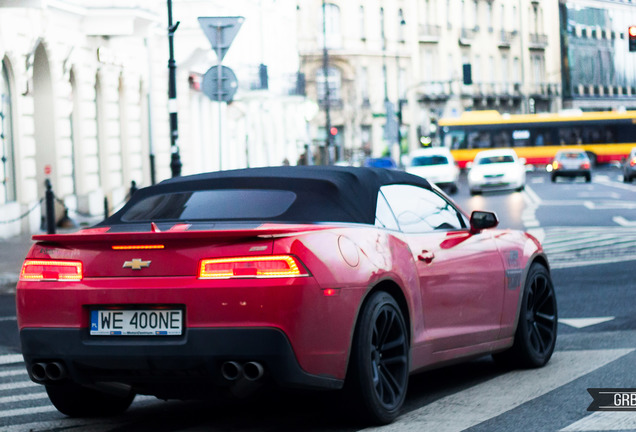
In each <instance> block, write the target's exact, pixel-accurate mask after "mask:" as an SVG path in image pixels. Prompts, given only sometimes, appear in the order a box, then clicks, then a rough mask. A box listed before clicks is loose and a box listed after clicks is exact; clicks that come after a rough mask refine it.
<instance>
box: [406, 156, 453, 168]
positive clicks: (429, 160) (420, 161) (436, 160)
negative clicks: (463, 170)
mask: <svg viewBox="0 0 636 432" xmlns="http://www.w3.org/2000/svg"><path fill="white" fill-rule="evenodd" d="M446 164H448V159H447V158H446V156H437V155H435V156H417V157H414V158H413V160H412V161H411V165H412V166H414V167H416V166H429V165H446Z"/></svg>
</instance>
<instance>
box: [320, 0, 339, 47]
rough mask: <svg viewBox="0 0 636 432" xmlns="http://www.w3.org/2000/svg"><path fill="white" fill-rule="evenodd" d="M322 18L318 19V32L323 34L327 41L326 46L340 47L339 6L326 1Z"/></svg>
mask: <svg viewBox="0 0 636 432" xmlns="http://www.w3.org/2000/svg"><path fill="white" fill-rule="evenodd" d="M323 14H324V15H323V16H322V18H323V19H324V23H323V20H322V19H321V20H320V34H321V35H322V34H323V31H324V36H325V38H326V39H325V40H326V42H327V48H328V49H331V48H340V47H341V46H342V31H341V29H340V8H339V7H338V6H337V5H335V4H333V3H326V4H325V6H324V10H323Z"/></svg>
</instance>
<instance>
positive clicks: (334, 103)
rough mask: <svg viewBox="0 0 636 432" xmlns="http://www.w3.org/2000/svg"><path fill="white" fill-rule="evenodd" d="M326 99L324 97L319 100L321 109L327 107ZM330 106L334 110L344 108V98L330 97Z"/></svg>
mask: <svg viewBox="0 0 636 432" xmlns="http://www.w3.org/2000/svg"><path fill="white" fill-rule="evenodd" d="M325 105H326V104H325V100H324V99H319V100H318V106H319V107H320V108H321V109H324V108H325ZM329 108H330V109H333V110H342V109H343V108H344V101H343V100H342V99H335V98H330V99H329Z"/></svg>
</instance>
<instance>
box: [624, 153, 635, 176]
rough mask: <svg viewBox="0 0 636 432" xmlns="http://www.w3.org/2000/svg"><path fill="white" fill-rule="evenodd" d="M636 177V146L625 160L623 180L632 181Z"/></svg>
mask: <svg viewBox="0 0 636 432" xmlns="http://www.w3.org/2000/svg"><path fill="white" fill-rule="evenodd" d="M635 177H636V147H634V148H633V149H632V151H631V152H629V156H627V159H625V161H624V162H623V181H624V182H625V183H631V182H632V180H633V179H634V178H635Z"/></svg>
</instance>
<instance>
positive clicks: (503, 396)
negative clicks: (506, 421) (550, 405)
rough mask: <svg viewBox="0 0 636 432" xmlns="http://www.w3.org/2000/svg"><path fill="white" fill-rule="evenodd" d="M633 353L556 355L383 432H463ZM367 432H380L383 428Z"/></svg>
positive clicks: (432, 406)
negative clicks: (543, 364) (425, 431)
mask: <svg viewBox="0 0 636 432" xmlns="http://www.w3.org/2000/svg"><path fill="white" fill-rule="evenodd" d="M633 351H634V349H613V350H585V351H559V352H555V353H554V356H553V357H552V360H551V361H550V362H549V363H548V364H547V365H546V366H545V367H543V368H541V369H531V370H519V371H513V372H509V373H506V374H504V375H500V376H498V377H496V378H493V379H491V380H489V381H486V382H485V383H482V384H478V385H475V386H473V387H470V388H468V389H466V390H463V391H461V392H458V393H455V394H452V395H449V396H446V397H444V398H442V399H440V400H438V401H435V402H433V403H431V404H428V405H426V406H424V407H422V408H419V409H417V410H414V411H411V412H409V413H407V414H404V415H403V416H401V417H400V418H398V419H397V421H396V422H394V423H393V424H391V425H389V426H388V428H389V429H384V430H391V432H406V431H420V430H434V431H436V432H455V431H462V430H464V429H468V428H470V427H472V426H475V425H477V424H479V423H482V422H484V421H487V420H490V419H491V418H494V417H497V416H499V415H501V414H504V413H506V412H507V411H510V410H512V409H514V408H516V407H518V406H519V405H521V404H523V403H526V402H528V401H530V400H533V399H536V398H538V397H539V396H543V395H544V394H546V393H548V392H550V391H552V390H554V389H557V388H559V387H561V386H563V385H565V384H568V383H569V382H571V381H574V380H575V379H577V378H580V377H581V376H584V375H586V374H588V373H590V372H592V371H594V370H596V369H599V368H601V367H603V366H605V365H606V364H608V363H611V362H613V361H614V360H617V359H619V358H621V357H623V356H625V355H627V354H629V353H631V352H633ZM582 409H584V408H582ZM366 430H367V431H373V430H377V431H380V430H382V428H371V429H366Z"/></svg>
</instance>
